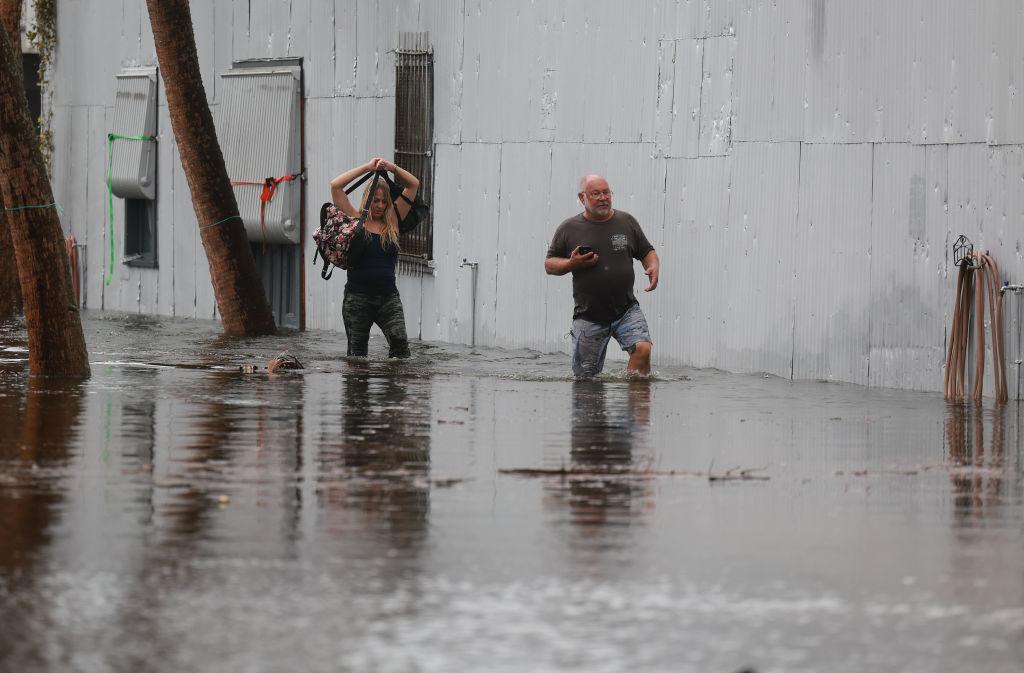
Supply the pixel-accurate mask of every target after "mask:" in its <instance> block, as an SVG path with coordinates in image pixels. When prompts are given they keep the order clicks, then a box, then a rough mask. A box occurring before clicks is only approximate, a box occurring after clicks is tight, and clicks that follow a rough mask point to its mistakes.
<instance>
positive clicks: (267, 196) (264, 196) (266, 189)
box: [231, 172, 302, 251]
mask: <svg viewBox="0 0 1024 673" xmlns="http://www.w3.org/2000/svg"><path fill="white" fill-rule="evenodd" d="M300 177H302V173H301V172H300V173H294V174H292V175H282V176H281V177H279V178H266V179H265V180H263V182H255V181H252V180H231V186H232V187H238V186H241V185H251V186H255V187H263V190H262V191H261V192H260V234H261V235H262V236H263V249H264V251H266V248H267V224H266V219H265V215H266V212H267V204H268V203H270V201H271V200H273V198H274V193H275V192H276V191H277V186H278V185H279V184H281V183H282V182H291V181H292V180H296V179H298V178H300Z"/></svg>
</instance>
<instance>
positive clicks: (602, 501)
mask: <svg viewBox="0 0 1024 673" xmlns="http://www.w3.org/2000/svg"><path fill="white" fill-rule="evenodd" d="M572 395H573V398H572V429H571V433H570V443H571V447H570V458H571V461H572V468H573V471H576V472H583V473H584V474H579V475H578V476H572V477H571V478H570V479H569V482H568V487H569V489H568V493H566V494H565V495H566V497H567V499H568V503H569V505H570V508H571V511H572V515H573V521H574V523H577V524H580V525H600V524H606V523H628V521H629V519H630V517H631V515H632V510H633V506H634V503H635V502H636V500H637V498H638V496H643V495H644V494H645V493H646V488H645V481H644V479H645V477H644V476H643V474H642V472H643V471H644V470H646V469H647V468H648V465H647V464H645V462H644V458H645V457H639V458H640V459H639V460H638V457H637V456H636V455H635V451H634V447H635V446H637V442H638V440H639V442H641V443H642V442H643V439H644V435H645V431H646V428H647V426H648V425H649V424H650V403H651V397H650V395H651V387H650V384H648V383H647V382H645V381H632V382H630V383H628V384H627V385H625V386H623V385H622V384H621V383H617V382H616V383H611V382H607V383H606V382H599V381H588V380H578V381H575V382H574V383H573V391H572Z"/></svg>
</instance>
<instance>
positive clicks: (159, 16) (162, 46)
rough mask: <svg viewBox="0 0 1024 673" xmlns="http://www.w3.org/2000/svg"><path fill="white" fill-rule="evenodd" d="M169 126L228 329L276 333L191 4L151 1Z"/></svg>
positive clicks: (242, 332)
mask: <svg viewBox="0 0 1024 673" xmlns="http://www.w3.org/2000/svg"><path fill="white" fill-rule="evenodd" d="M146 6H147V7H148V8H149V20H150V23H151V24H152V26H153V40H154V42H155V43H156V55H157V59H158V61H159V63H160V72H161V74H162V76H163V80H164V89H165V91H166V93H167V107H168V110H169V111H170V115H171V127H172V129H173V130H174V137H175V139H176V140H177V143H178V153H179V154H180V156H181V165H182V168H183V169H184V172H185V177H186V179H187V180H188V186H189V189H190V190H191V192H192V207H193V208H194V209H195V212H196V218H198V220H199V230H200V234H199V235H200V238H201V239H202V241H203V249H204V250H205V251H206V258H207V261H208V262H209V264H210V277H211V278H212V280H213V292H214V296H215V297H216V299H217V305H218V307H219V308H220V314H221V321H222V322H223V324H224V331H225V332H227V333H228V334H234V335H258V334H271V333H273V332H274V316H273V313H272V312H271V310H270V304H269V303H268V302H267V296H266V293H265V292H264V291H263V281H262V279H261V278H260V275H259V272H258V271H257V270H256V262H255V260H253V257H252V250H251V249H250V248H249V238H248V237H247V236H246V233H245V227H244V226H243V225H242V220H241V219H240V218H239V216H238V203H237V202H236V201H235V193H234V191H233V190H232V188H231V182H230V179H229V178H228V172H227V168H225V166H224V155H223V154H222V153H221V150H220V144H219V143H218V142H217V131H216V129H215V128H214V125H213V115H212V114H211V113H210V107H209V105H207V102H206V89H205V88H204V87H203V79H202V75H201V74H200V71H199V57H198V55H197V53H196V42H195V35H194V34H193V31H192V14H191V11H190V9H189V5H188V2H187V0H146Z"/></svg>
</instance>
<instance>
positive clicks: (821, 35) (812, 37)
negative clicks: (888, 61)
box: [805, 0, 871, 143]
mask: <svg viewBox="0 0 1024 673" xmlns="http://www.w3.org/2000/svg"><path fill="white" fill-rule="evenodd" d="M870 9H871V5H870V3H868V4H865V3H860V2H858V3H855V4H854V3H835V2H826V1H824V0H812V2H810V3H809V4H808V12H809V16H808V28H809V36H808V45H807V63H808V70H807V85H806V91H805V99H806V101H807V103H806V105H807V110H806V119H805V133H806V138H805V139H806V140H810V141H813V142H836V143H849V142H865V141H867V140H869V138H868V136H867V128H866V118H867V114H868V110H869V107H870V104H871V96H870V91H867V90H865V87H866V86H867V85H868V84H869V81H868V73H867V72H866V69H863V68H857V67H855V66H852V65H851V64H856V63H862V62H867V61H869V60H870V47H871V41H870V40H869V39H868V36H869V35H870V32H869V31H870V28H871V12H870Z"/></svg>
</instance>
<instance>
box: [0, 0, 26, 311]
mask: <svg viewBox="0 0 1024 673" xmlns="http://www.w3.org/2000/svg"><path fill="white" fill-rule="evenodd" d="M21 3H22V0H0V23H3V27H4V29H5V30H4V32H5V33H6V34H7V35H8V36H10V40H11V44H12V45H13V46H14V53H15V55H18V54H21ZM0 38H2V39H7V38H5V37H3V36H2V35H0ZM17 61H18V71H19V72H21V59H20V58H19V59H17ZM4 215H6V213H3V212H0V320H6V319H7V318H10V317H11V316H14V315H17V314H18V313H20V312H21V287H20V286H19V285H18V264H17V262H16V261H15V257H14V244H13V243H12V242H11V232H10V230H9V229H8V227H7V222H6V219H5V217H4Z"/></svg>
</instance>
